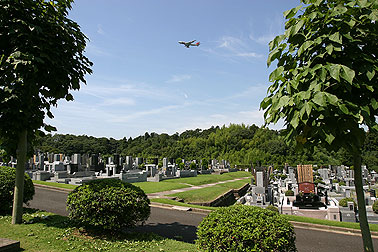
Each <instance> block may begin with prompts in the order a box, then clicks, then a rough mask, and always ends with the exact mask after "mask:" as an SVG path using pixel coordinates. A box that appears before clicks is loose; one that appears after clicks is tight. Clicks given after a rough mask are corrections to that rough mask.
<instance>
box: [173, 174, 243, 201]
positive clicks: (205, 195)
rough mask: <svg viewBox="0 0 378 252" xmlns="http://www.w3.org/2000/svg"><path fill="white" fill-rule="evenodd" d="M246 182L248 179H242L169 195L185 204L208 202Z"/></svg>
mask: <svg viewBox="0 0 378 252" xmlns="http://www.w3.org/2000/svg"><path fill="white" fill-rule="evenodd" d="M248 182H250V179H243V180H239V181H234V182H229V183H224V184H218V185H215V186H212V187H206V188H201V189H197V190H191V191H186V192H180V193H175V194H171V195H170V196H175V197H178V198H180V199H183V200H184V201H185V202H209V201H212V200H214V199H216V198H217V197H218V196H220V195H222V194H223V193H225V192H227V191H228V190H230V189H237V188H240V187H242V186H243V185H245V184H246V183H248Z"/></svg>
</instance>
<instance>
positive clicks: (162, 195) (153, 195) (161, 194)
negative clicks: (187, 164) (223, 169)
mask: <svg viewBox="0 0 378 252" xmlns="http://www.w3.org/2000/svg"><path fill="white" fill-rule="evenodd" d="M249 178H251V177H242V178H236V179H231V180H226V181H219V182H216V183H211V184H204V185H199V186H193V185H190V184H187V185H189V186H190V187H186V188H181V189H175V190H170V191H164V192H156V193H149V194H147V196H148V198H150V199H156V198H167V195H169V194H174V193H179V192H186V191H191V190H196V189H201V188H206V187H211V186H215V185H219V184H224V183H229V182H234V181H239V180H243V179H249Z"/></svg>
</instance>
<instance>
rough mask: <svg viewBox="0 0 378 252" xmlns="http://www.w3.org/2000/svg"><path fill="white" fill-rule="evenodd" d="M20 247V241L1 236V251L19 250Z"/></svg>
mask: <svg viewBox="0 0 378 252" xmlns="http://www.w3.org/2000/svg"><path fill="white" fill-rule="evenodd" d="M19 249H20V242H19V241H14V240H10V239H6V238H0V252H11V251H18V250H19Z"/></svg>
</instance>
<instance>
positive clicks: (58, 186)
mask: <svg viewBox="0 0 378 252" xmlns="http://www.w3.org/2000/svg"><path fill="white" fill-rule="evenodd" d="M33 183H34V184H38V185H48V186H53V187H57V188H65V189H75V188H76V187H77V185H71V184H62V183H56V182H46V181H40V180H33Z"/></svg>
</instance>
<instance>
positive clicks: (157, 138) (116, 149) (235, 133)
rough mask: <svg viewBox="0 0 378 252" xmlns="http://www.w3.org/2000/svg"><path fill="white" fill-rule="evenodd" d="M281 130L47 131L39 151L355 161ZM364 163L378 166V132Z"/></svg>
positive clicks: (239, 161) (278, 162)
mask: <svg viewBox="0 0 378 252" xmlns="http://www.w3.org/2000/svg"><path fill="white" fill-rule="evenodd" d="M280 133H281V131H276V130H270V129H267V128H259V127H258V126H256V125H251V126H248V125H244V124H242V125H236V124H231V125H229V126H228V127H226V126H223V127H219V126H217V127H211V128H209V129H205V130H201V129H196V130H187V131H184V132H183V133H181V134H179V133H175V134H173V135H168V134H164V133H163V134H157V133H154V132H152V133H148V132H146V133H145V134H144V135H142V136H138V137H136V138H134V139H132V138H131V137H129V138H126V137H124V138H122V139H120V140H116V139H113V138H109V139H108V138H105V137H100V138H96V137H93V136H86V135H80V136H75V135H70V134H66V135H63V134H55V135H51V134H47V135H46V136H44V137H41V138H40V139H39V143H38V145H37V146H36V150H40V151H42V152H54V153H65V154H67V155H72V154H74V153H81V154H84V153H88V154H92V153H101V154H102V155H105V156H108V155H112V154H114V153H118V154H121V155H124V156H126V155H129V156H133V157H144V158H151V157H159V158H163V157H168V158H174V159H176V158H183V159H185V160H192V159H196V160H200V159H203V158H205V159H208V160H210V159H218V160H220V159H225V160H228V161H229V162H230V163H231V165H235V164H236V165H248V166H250V165H251V164H252V163H254V164H256V162H260V163H261V164H262V165H272V164H273V165H275V167H283V166H284V164H285V163H288V164H289V165H297V164H299V163H302V164H304V163H306V164H317V165H318V166H320V165H323V166H325V165H328V164H331V165H340V164H344V165H351V158H350V157H349V156H348V154H347V152H346V151H345V150H343V149H340V150H339V151H337V152H327V151H326V150H325V149H322V148H315V149H314V150H313V151H296V150H295V149H294V148H293V147H292V146H287V145H286V144H285V142H284V141H283V139H282V136H281V135H280ZM363 163H364V164H366V165H367V166H368V168H369V169H375V170H378V134H377V133H368V136H367V139H366V143H365V146H364V150H363Z"/></svg>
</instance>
